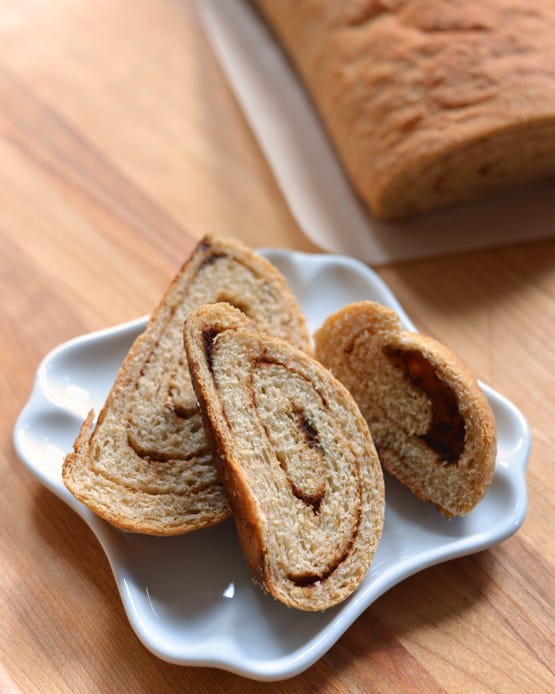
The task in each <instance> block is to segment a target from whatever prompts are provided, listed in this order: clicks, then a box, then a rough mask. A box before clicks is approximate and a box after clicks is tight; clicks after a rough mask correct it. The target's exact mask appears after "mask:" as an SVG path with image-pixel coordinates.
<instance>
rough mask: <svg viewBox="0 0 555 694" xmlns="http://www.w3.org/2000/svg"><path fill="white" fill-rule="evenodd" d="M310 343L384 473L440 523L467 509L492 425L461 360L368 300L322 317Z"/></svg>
mask: <svg viewBox="0 0 555 694" xmlns="http://www.w3.org/2000/svg"><path fill="white" fill-rule="evenodd" d="M314 339H315V345H316V348H315V354H316V357H317V358H318V359H320V360H321V361H322V363H323V364H325V365H326V366H327V367H328V368H329V369H331V371H332V372H333V373H334V374H335V375H336V377H337V378H339V380H340V381H342V383H343V384H344V385H345V386H346V387H347V388H348V389H349V390H350V391H351V393H352V394H353V397H354V398H355V400H356V401H357V403H358V406H359V407H360V410H361V412H362V414H363V416H364V417H365V419H366V421H367V422H368V425H369V427H370V431H371V432H372V436H373V439H374V443H375V444H376V448H377V451H378V455H379V457H380V460H381V463H382V465H383V466H384V468H385V469H387V470H388V471H389V472H391V473H392V474H393V475H395V476H396V477H397V478H398V479H399V480H400V481H401V482H403V483H404V484H405V485H406V486H407V487H409V488H410V489H411V490H412V491H413V492H414V493H415V494H416V495H417V496H418V497H420V498H421V499H424V500H425V501H430V502H432V503H433V504H434V505H435V506H436V507H437V508H438V509H439V510H440V511H441V512H442V513H443V514H444V515H446V516H448V517H453V516H460V515H464V514H466V513H468V512H469V511H470V510H472V508H474V506H475V505H476V504H477V503H478V501H479V500H480V499H481V498H482V497H483V495H484V494H485V493H486V490H487V488H488V486H489V484H490V482H491V479H492V476H493V472H494V467H495V457H496V426H495V419H494V416H493V413H492V411H491V408H490V406H489V403H488V401H487V399H486V397H485V395H484V394H483V392H482V391H481V389H480V387H479V385H478V383H477V381H476V379H475V378H474V376H472V374H471V373H470V372H469V371H468V369H467V368H466V367H465V366H464V364H463V363H462V362H461V360H460V359H459V358H458V357H457V356H456V355H455V354H454V353H453V352H451V351H450V350H449V349H447V347H445V346H444V345H442V344H440V343H439V342H437V341H435V340H433V339H431V338H429V337H427V336H425V335H420V334H418V333H412V332H408V331H405V330H403V328H402V326H401V323H400V321H399V319H398V317H397V315H396V314H395V313H394V312H393V311H391V310H390V309H388V308H386V307H384V306H381V305H380V304H377V303H375V302H369V301H365V302H359V303H355V304H351V305H349V306H346V307H345V308H343V309H341V310H340V311H338V312H336V313H335V314H333V315H332V316H330V317H329V318H328V319H327V320H326V321H325V322H324V324H323V326H322V327H321V328H320V329H319V330H318V331H317V332H316V334H315V336H314Z"/></svg>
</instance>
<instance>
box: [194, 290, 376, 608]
mask: <svg viewBox="0 0 555 694" xmlns="http://www.w3.org/2000/svg"><path fill="white" fill-rule="evenodd" d="M184 342H185V348H186V352H187V359H188V363H189V367H190V369H191V376H192V380H193V384H194V387H195V390H196V392H197V396H198V400H199V403H200V406H201V409H202V411H203V413H204V415H205V422H206V426H207V429H208V430H209V431H210V433H211V436H212V438H213V440H214V445H215V448H216V449H217V451H218V457H217V461H218V466H219V469H220V474H221V478H222V480H223V483H224V486H225V488H226V490H227V494H228V497H229V500H230V503H231V506H232V508H233V515H234V518H235V522H236V525H237V530H238V534H239V539H240V542H241V546H242V549H243V553H244V554H245V557H246V559H247V561H248V563H249V565H250V567H251V570H252V573H253V576H254V579H255V582H257V583H258V584H259V585H260V586H261V587H262V588H263V589H265V590H266V591H267V592H268V593H270V594H271V595H272V596H273V597H275V598H277V599H278V600H280V601H281V602H283V603H285V604H286V605H288V606H290V607H295V608H298V609H301V610H311V611H312V610H324V609H326V608H328V607H331V606H332V605H335V604H337V603H338V602H340V601H342V600H344V599H345V598H346V597H347V596H349V595H350V594H351V593H352V592H353V591H354V590H355V588H356V587H357V586H358V585H359V583H360V581H361V580H362V578H363V577H364V575H365V574H366V572H367V570H368V568H369V566H370V563H371V561H372V558H373V556H374V553H375V551H376V547H377V544H378V540H379V538H380V535H381V531H382V525H383V512H384V509H383V507H384V496H383V479H382V472H381V467H380V464H379V461H378V458H377V455H376V451H375V448H374V445H373V443H372V439H371V437H370V432H369V431H368V426H367V425H366V423H365V421H364V420H363V418H362V417H361V415H360V412H359V410H358V408H357V406H356V404H355V402H354V400H353V399H352V397H351V395H350V394H349V393H348V392H347V390H346V389H345V388H344V387H343V386H342V385H341V384H340V383H339V382H338V381H337V380H336V379H335V378H333V376H332V375H331V374H330V372H329V371H328V370H327V369H325V368H324V367H323V366H322V365H321V364H319V363H318V362H316V361H315V360H314V359H313V358H312V357H310V356H308V355H307V354H305V353H303V352H301V351H299V350H297V349H295V348H294V347H291V346H290V345H288V344H286V343H285V342H283V341H282V340H279V339H277V338H274V337H271V336H269V335H265V334H263V333H261V332H256V331H255V330H254V328H253V327H252V325H251V324H250V323H249V321H248V320H247V319H246V318H245V316H244V315H242V314H241V313H240V312H239V311H237V310H236V309H233V308H232V307H231V306H228V305H225V304H216V305H211V306H204V307H201V308H199V309H198V310H197V311H195V312H193V313H192V314H190V315H189V316H188V317H187V319H186V321H185V329H184Z"/></svg>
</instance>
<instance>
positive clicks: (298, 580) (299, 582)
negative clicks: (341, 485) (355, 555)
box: [287, 484, 361, 588]
mask: <svg viewBox="0 0 555 694" xmlns="http://www.w3.org/2000/svg"><path fill="white" fill-rule="evenodd" d="M360 498H361V491H360V484H359V486H358V499H359V503H358V504H357V506H356V510H355V513H356V523H355V528H354V531H353V534H352V536H351V539H350V541H349V542H348V543H347V545H346V547H345V549H344V550H343V552H341V555H340V556H339V557H338V559H336V560H335V561H334V562H333V563H332V564H330V566H329V567H328V568H327V569H326V570H325V571H321V572H320V573H308V572H307V573H304V574H287V578H288V579H289V580H290V581H292V582H293V583H294V584H295V585H296V586H299V588H308V587H309V586H312V585H314V584H316V583H322V582H323V581H325V580H326V579H328V578H329V577H330V576H331V575H332V574H333V572H334V571H336V570H337V569H338V567H339V566H340V565H341V564H342V563H343V562H344V561H345V560H346V559H347V558H348V556H349V554H350V553H351V550H352V548H353V545H354V543H355V539H356V536H357V534H358V528H359V525H360V507H361V504H360Z"/></svg>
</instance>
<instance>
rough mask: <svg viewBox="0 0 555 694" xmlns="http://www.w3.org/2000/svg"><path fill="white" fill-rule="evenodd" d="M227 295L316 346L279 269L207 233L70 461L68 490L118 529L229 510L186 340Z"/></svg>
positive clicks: (186, 524) (257, 317) (161, 526)
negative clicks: (190, 327)
mask: <svg viewBox="0 0 555 694" xmlns="http://www.w3.org/2000/svg"><path fill="white" fill-rule="evenodd" d="M222 298H225V299H226V300H228V301H231V302H233V303H235V305H237V306H239V307H240V308H241V309H242V310H244V311H246V312H247V313H249V315H251V317H252V319H253V320H254V321H255V322H256V324H257V325H259V326H260V327H261V328H262V329H264V330H268V331H270V332H272V331H273V332H276V333H277V334H278V335H280V336H281V337H283V338H284V339H289V340H291V341H292V342H293V343H294V344H296V345H297V346H298V347H299V348H301V349H307V350H311V344H310V338H309V335H308V331H307V329H306V324H305V320H304V317H303V316H302V314H301V312H300V310H299V307H298V305H297V303H296V301H295V299H294V297H293V295H292V294H291V293H290V291H289V289H288V288H287V286H286V283H285V280H284V279H283V277H282V276H281V275H280V273H279V272H278V271H277V270H276V269H275V268H274V267H273V266H272V265H271V264H270V263H269V262H268V261H267V260H265V259H264V258H262V257H261V256H259V255H258V254H256V253H254V252H253V251H251V250H250V249H248V248H246V247H245V246H243V245H242V244H240V243H239V242H237V241H235V240H233V239H225V238H220V237H216V236H206V237H204V238H203V239H202V240H201V241H200V242H199V244H198V245H197V247H196V248H195V250H194V251H193V253H192V255H191V257H190V258H189V259H188V260H187V261H186V263H185V264H184V265H183V267H182V268H181V270H180V272H179V273H178V274H177V276H176V277H175V279H174V280H173V281H172V283H171V284H170V286H169V287H168V289H167V291H166V293H165V295H164V297H163V298H162V300H161V302H160V304H159V306H158V307H157V308H156V310H155V311H154V312H153V314H152V316H151V318H150V320H149V323H148V325H147V328H146V330H145V332H144V333H143V334H142V335H140V336H139V337H138V338H137V340H136V341H135V343H134V344H133V346H132V347H131V349H130V351H129V353H128V355H127V357H126V359H125V361H124V362H123V364H122V366H121V368H120V370H119V372H118V375H117V378H116V381H115V383H114V386H113V387H112V390H111V392H110V394H109V396H108V398H107V400H106V403H105V405H104V407H103V408H102V410H101V412H100V414H99V417H98V421H97V423H96V426H94V428H92V415H89V417H88V418H87V420H86V422H85V423H84V425H83V427H82V430H81V433H80V434H79V436H78V438H77V441H76V444H75V446H74V452H73V453H71V454H69V455H68V456H67V457H66V459H65V461H64V464H63V470H62V476H63V480H64V483H65V484H66V486H67V488H68V489H69V490H70V491H71V493H72V494H73V495H74V496H75V497H76V498H77V499H79V500H80V501H82V502H83V503H84V504H85V505H87V506H88V507H89V508H91V510H93V511H94V512H95V513H97V514H98V515H100V516H101V517H102V518H104V519H106V520H107V521H108V522H110V523H111V524H113V525H115V526H116V527H119V528H122V529H124V530H128V531H132V532H139V533H146V534H153V535H175V534H181V533H184V532H189V531H191V530H195V529H197V528H201V527H205V526H208V525H213V524H215V523H217V522H219V521H221V520H223V519H224V518H226V517H227V516H229V514H230V508H229V503H228V501H227V498H226V495H225V492H224V490H223V487H222V485H221V482H220V480H219V478H218V475H217V471H216V467H215V465H214V460H213V454H212V449H211V447H210V444H209V442H208V441H207V439H206V437H205V434H204V428H203V426H202V419H201V414H200V412H199V410H198V406H197V403H196V398H195V394H194V391H193V388H192V384H191V382H190V378H189V372H188V367H187V364H186V360H185V354H184V351H183V343H182V329H183V320H184V318H185V316H186V315H187V313H188V312H190V311H191V310H193V309H194V308H196V307H197V306H198V305H200V304H203V303H209V302H213V301H218V300H221V299H222ZM91 429H92V431H91Z"/></svg>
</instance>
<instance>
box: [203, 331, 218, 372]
mask: <svg viewBox="0 0 555 694" xmlns="http://www.w3.org/2000/svg"><path fill="white" fill-rule="evenodd" d="M217 335H218V330H215V329H214V328H208V329H206V330H203V331H202V347H203V350H204V356H205V357H206V365H207V366H208V370H209V371H210V373H212V374H213V373H214V363H213V360H214V341H215V340H216V337H217Z"/></svg>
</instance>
